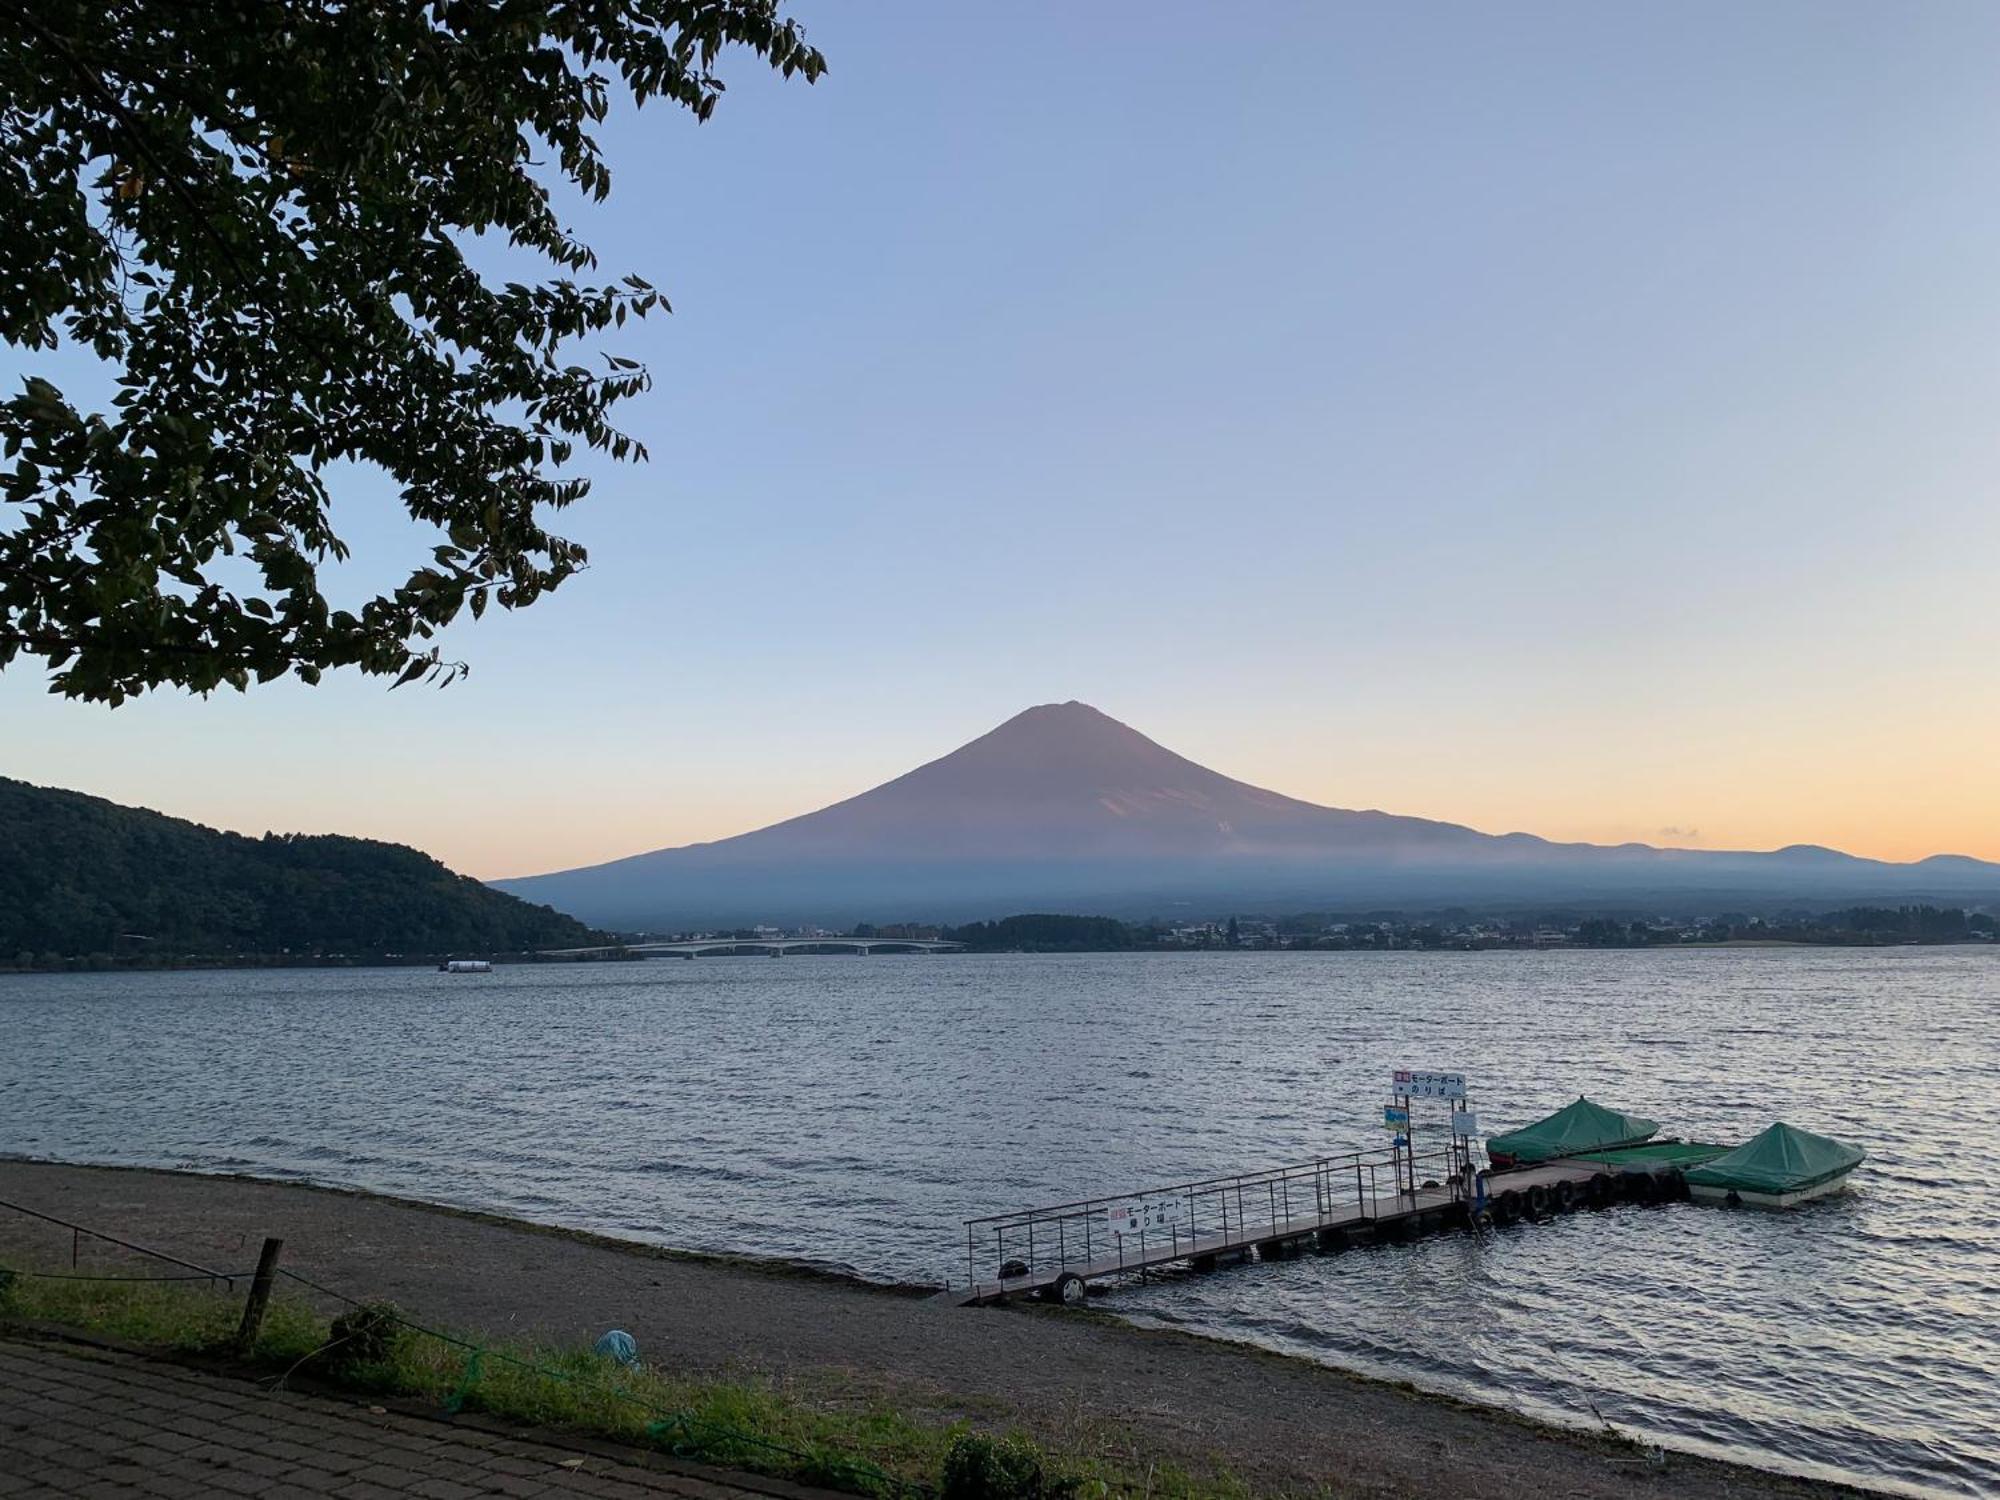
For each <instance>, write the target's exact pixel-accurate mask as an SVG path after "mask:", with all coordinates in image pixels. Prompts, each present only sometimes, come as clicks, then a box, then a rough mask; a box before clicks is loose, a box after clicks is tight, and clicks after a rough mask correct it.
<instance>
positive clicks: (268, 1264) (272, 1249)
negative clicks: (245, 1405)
mask: <svg viewBox="0 0 2000 1500" xmlns="http://www.w3.org/2000/svg"><path fill="white" fill-rule="evenodd" d="M284 1248H285V1242H284V1241H283V1240H274V1239H266V1240H265V1241H264V1253H263V1254H261V1255H259V1256H258V1257H257V1272H256V1274H255V1275H254V1276H252V1277H251V1278H250V1300H249V1301H247V1302H245V1303H244V1304H243V1322H242V1323H241V1325H239V1326H238V1328H237V1330H236V1354H237V1357H238V1358H239V1359H244V1358H248V1357H249V1355H250V1352H251V1351H252V1350H253V1349H255V1348H256V1347H257V1334H258V1333H259V1331H260V1330H262V1328H263V1326H264V1309H265V1308H266V1307H268V1306H269V1305H270V1302H271V1280H272V1278H273V1277H275V1276H276V1275H277V1273H278V1256H279V1254H280V1253H281V1252H282V1251H283V1250H284Z"/></svg>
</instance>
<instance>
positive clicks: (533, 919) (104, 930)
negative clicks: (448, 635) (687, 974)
mask: <svg viewBox="0 0 2000 1500" xmlns="http://www.w3.org/2000/svg"><path fill="white" fill-rule="evenodd" d="M594 941H598V939H597V937H596V935H595V934H594V933H592V931H591V930H590V929H589V928H587V927H585V926H584V925H583V924H582V923H581V922H578V921H576V920H575V919H573V918H571V917H566V916H563V915H562V914H561V913H559V912H555V911H552V910H550V909H549V908H548V907H546V906H532V905H530V904H529V903H528V902H526V901H522V900H519V899H518V898H516V897H513V896H509V895H505V894H503V893H502V892H500V891H496V890H492V889H490V888H489V887H487V886H484V885H481V884H480V883H479V882H478V881H476V880H473V879H471V878H470V877H468V876H464V875H455V874H453V873H452V872H451V871H450V870H448V869H446V868H445V867H444V866H443V865H441V864H439V863H438V862H437V861H436V860H434V859H432V858H431V857H430V856H429V855H426V854H420V853H418V852H417V851H416V850H415V849H409V848H405V847H404V846H403V845H400V844H383V843H377V842H375V841H374V840H371V839H351V838H339V837H335V836H331V835H314V836H308V835H304V834H266V835H265V836H264V837H263V838H261V839H253V838H245V837H243V836H242V835H241V834H235V833H220V832H217V831H216V830H215V829H212V828H204V827H202V826H201V825H200V824H198V823H189V822H184V821H183V820H181V819H179V818H169V817H165V816H163V815H162V814H160V813H156V812H148V811H146V810H145V809H143V808H137V807H122V806H120V805H119V804H118V803H116V802H107V801H105V800H104V799H103V798H101V797H87V796H84V795H83V794H82V793H79V792H66V791H59V790H55V789H53V788H48V787H37V786H30V785H29V784H28V783H26V782H23V781H11V780H9V779H7V778H5V777H0V965H6V964H8V963H10V962H17V961H28V960H32V959H35V958H39V957H41V956H43V955H55V956H61V957H73V956H83V955H91V954H103V955H107V956H116V957H120V958H125V959H132V960H141V961H143V960H150V959H158V958H169V957H174V956H183V955H202V956H207V957H224V956H233V955H274V954H279V953H287V952H288V953H291V954H294V955H309V954H346V955H349V956H354V957H365V956H377V955H383V954H391V953H399V954H405V955H415V954H439V953H447V952H470V953H508V952H517V951H521V950H524V949H529V948H555V947H580V946H585V945H588V944H589V943H591V942H594Z"/></svg>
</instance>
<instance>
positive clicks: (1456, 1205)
mask: <svg viewBox="0 0 2000 1500" xmlns="http://www.w3.org/2000/svg"><path fill="white" fill-rule="evenodd" d="M1726 1149H1727V1148H1726V1147H1722V1146H1706V1145H1701V1144H1697V1143H1692V1142H1685V1141H1657V1142H1648V1143H1647V1144H1645V1145H1640V1146H1631V1147H1622V1148H1617V1149H1613V1150H1608V1151H1596V1152H1591V1153H1588V1154H1586V1155H1581V1156H1576V1157H1565V1158H1560V1159H1558V1160H1555V1161H1549V1162H1542V1163H1538V1164H1536V1165H1533V1166H1523V1167H1514V1168H1509V1169H1506V1170H1503V1171H1484V1172H1475V1171H1474V1170H1473V1169H1472V1166H1471V1161H1470V1154H1469V1150H1468V1149H1467V1148H1465V1147H1464V1146H1462V1145H1460V1144H1459V1143H1457V1142H1456V1141H1454V1142H1453V1144H1452V1145H1450V1146H1449V1147H1445V1148H1440V1149H1438V1150H1436V1151H1431V1152H1423V1151H1413V1150H1411V1149H1409V1148H1408V1147H1407V1146H1399V1147H1391V1148H1384V1149H1378V1150H1375V1151H1357V1152H1350V1153H1347V1154H1344V1155H1340V1156H1323V1157H1316V1158H1314V1159H1313V1160H1312V1161H1309V1162H1301V1163H1297V1164H1294V1165H1292V1166H1286V1167H1276V1168H1272V1169H1270V1170H1268V1171H1262V1172H1245V1173H1238V1174H1236V1175H1234V1176H1230V1177H1216V1178H1209V1179H1207V1180H1205V1181H1201V1182H1190V1183H1182V1184H1179V1185H1177V1186H1174V1187H1165V1188H1155V1189H1150V1190H1148V1191H1145V1192H1140V1193H1128V1194H1124V1195H1120V1196H1116V1197H1104V1198H1084V1199H1079V1200H1078V1201H1076V1202H1074V1203H1060V1204H1054V1205H1051V1206H1048V1207H1045V1208H1033V1209H1023V1210H1021V1211H1019V1212H1016V1213H1009V1214H990V1215H987V1216H984V1217H982V1218H977V1219H968V1220H967V1221H966V1223H965V1265H966V1282H965V1285H964V1286H963V1287H958V1286H953V1288H952V1289H951V1290H950V1292H949V1293H948V1295H949V1297H950V1299H951V1300H952V1301H954V1302H957V1303H959V1304H961V1305H971V1304H976V1303H982V1302H996V1301H999V1300H1001V1299H1003V1298H1007V1297H1016V1296H1029V1295H1034V1296H1040V1297H1044V1298H1047V1299H1050V1300H1054V1301H1060V1302H1065V1303H1069V1304H1072V1305H1074V1304H1077V1303H1080V1302H1081V1301H1082V1300H1083V1298H1084V1296H1085V1295H1086V1293H1087V1291H1088V1288H1089V1286H1090V1284H1091V1283H1093V1282H1098V1281H1103V1280H1107V1279H1109V1278H1112V1277H1117V1276H1124V1275H1131V1274H1136V1273H1139V1272H1144V1271H1148V1270H1153V1269H1156V1268H1162V1267H1167V1266H1173V1265H1181V1264H1185V1265H1187V1266H1189V1267H1190V1268H1192V1269H1195V1270H1207V1269H1210V1268H1212V1267H1214V1266H1216V1265H1218V1264H1220V1263H1221V1262H1222V1261H1224V1260H1226V1259H1234V1260H1244V1259H1249V1258H1252V1257H1256V1258H1258V1259H1269V1258H1272V1257H1275V1256H1278V1255H1282V1254H1285V1253H1288V1252H1290V1251H1293V1250H1296V1249H1301V1248H1306V1247H1308V1246H1309V1247H1311V1248H1314V1249H1319V1250H1339V1249H1344V1248H1346V1247H1347V1246H1349V1245H1352V1244H1358V1243H1365V1242H1372V1241H1381V1240H1406V1239H1414V1238H1417V1237H1418V1236H1420V1235H1425V1234H1431V1233H1436V1232H1438V1231H1440V1230H1444V1229H1451V1228H1469V1227H1473V1226H1481V1227H1483V1226H1486V1225H1490V1224H1511V1223H1515V1222H1517V1221H1519V1220H1522V1219H1540V1218H1543V1217H1546V1216H1549V1215H1552V1214H1557V1213H1564V1212H1568V1211H1569V1210H1571V1209H1576V1208H1582V1207H1604V1206H1608V1205H1609V1204H1611V1203H1613V1202H1618V1201H1637V1202H1645V1203H1650V1202H1660V1201H1667V1200H1669V1199H1674V1198H1681V1197H1685V1196H1686V1192H1687V1187H1686V1183H1685V1182H1684V1181H1683V1180H1682V1176H1681V1174H1682V1172H1683V1171H1685V1169H1686V1168H1687V1167H1689V1166H1692V1165H1696V1164H1698V1163H1700V1162H1702V1161H1706V1160H1708V1159H1710V1158H1711V1157H1714V1156H1717V1155H1720V1154H1721V1153H1722V1152H1723V1151H1724V1150H1726Z"/></svg>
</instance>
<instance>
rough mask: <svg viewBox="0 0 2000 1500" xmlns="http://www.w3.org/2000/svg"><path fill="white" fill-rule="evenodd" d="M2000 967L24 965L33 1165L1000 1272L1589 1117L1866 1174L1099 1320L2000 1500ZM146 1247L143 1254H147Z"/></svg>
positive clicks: (963, 959)
mask: <svg viewBox="0 0 2000 1500" xmlns="http://www.w3.org/2000/svg"><path fill="white" fill-rule="evenodd" d="M1996 1020H2000V951H1995V950H1993V949H1982V948H1929V949H1871V950H1849V951H1838V950H1829V949H1811V950H1808V949H1733V950H1689V951H1668V952H1606V953H1561V952H1550V953H1469V954H1418V953H1389V954H1363V953H1298V954H1290V953H1210V954H1131V955H1082V956H1074V957H1069V956H1014V955H1009V956H991V957H984V956H970V955H967V956H951V957H894V956H887V955H883V956H876V957H871V958H858V957H850V956H841V957H824V958H810V957H791V958H784V959H779V960H772V959H767V958H743V959H704V960H700V961H697V962H692V963H689V962H679V961H664V962H652V963H644V964H617V965H611V964H606V965H581V966H562V967H557V966H548V967H523V968H511V969H502V970H499V971H497V972H495V973H492V974H490V975H444V974H438V973H435V972H432V971H429V970H414V969H371V970H290V971H249V972H200V973H177V974H111V975H20V976H4V975H0V1152H7V1153H12V1154H17V1155H26V1156H39V1157H49V1158H55V1159H60V1160H67V1161H97V1162H119V1163H131V1164H141V1165H148V1166H166V1167H180V1168H189V1169H193V1170H198V1171H212V1172H246V1173H254V1174H258V1175H262V1176H269V1177H277V1178H291V1179H300V1180H309V1181H313V1182H322V1183H332V1184H339V1185H343V1186H352V1187H360V1188H369V1189H374V1190H377V1191H381V1192H388V1193H395V1194H402V1195H406V1196H410V1197H415V1198H423V1199H429V1200H433V1201H438V1202H444V1203H451V1204H457V1205H462V1206H468V1207H476V1208H483V1209H490V1210H493V1211H496V1212H500V1213H506V1214H513V1215H517V1216H520V1217H524V1218H530V1219H537V1220H543V1221H546V1222H550V1223H559V1224H566V1225H572V1226H576V1227H580V1228H585V1229H592V1230H598V1231H601V1232H604V1233H607V1234H614V1235H621V1236H626V1237H629V1238H634V1239H643V1240H648V1241H653V1242H657V1243H661V1244H667V1245H675V1246H682V1247H687V1248H695V1249H715V1250H740V1251H750V1252H756V1253H761V1254H768V1255H779V1256H788V1257H796V1258H804V1259H811V1260H816V1261H822V1262H831V1263H838V1264H843V1265H846V1266H849V1267H851V1268H853V1269H854V1270H855V1271H857V1272H859V1273H860V1274H862V1275H864V1276H869V1277H875V1278H883V1279H897V1280H938V1279H942V1278H943V1277H944V1276H946V1275H951V1276H953V1277H954V1278H956V1279H958V1280H960V1281H962V1280H963V1279H964V1275H965V1271H964V1259H963V1254H964V1252H963V1244H964V1237H963V1232H962V1229H961V1222H960V1221H961V1220H963V1219H964V1218H966V1217H969V1216H972V1215H975V1214H980V1213H985V1212H990V1211H995V1210H1000V1209H1006V1208H1014V1207H1024V1206H1028V1205H1031V1204H1034V1203H1040V1202H1048V1201H1053V1200H1061V1199H1069V1198H1077V1197H1082V1196H1085V1195H1090V1194H1096V1193H1100V1192H1107V1193H1108V1192H1119V1191H1125V1190H1130V1189H1136V1188H1143V1187H1145V1186H1148V1185H1151V1184H1156V1183H1172V1182H1177V1181H1185V1180H1188V1179H1190V1178H1196V1177H1204V1176H1210V1175H1215V1174H1219V1173H1224V1172H1232V1171H1238V1170H1242V1169H1246V1168H1252V1167H1261V1166H1272V1165H1278V1164H1281V1163H1284V1162H1288V1161H1292V1160H1295V1159H1304V1158H1307V1157H1310V1156H1313V1155H1314V1154H1317V1153H1330V1152H1339V1151H1346V1150H1352V1149H1356V1148H1361V1147H1375V1146H1378V1145H1379V1144H1381V1142H1382V1137H1381V1134H1380V1132H1379V1130H1378V1129H1377V1128H1376V1122H1377V1121H1379V1119H1380V1114H1381V1106H1382V1104H1383V1103H1384V1102H1385V1095H1386V1092H1387V1089H1386V1084H1387V1077H1388V1074H1389V1072H1390V1071H1391V1070H1392V1069H1393V1068H1396V1067H1402V1066H1415V1067H1435V1068H1449V1069H1452V1070H1456V1071H1461V1072H1464V1073H1466V1074H1467V1075H1468V1076H1469V1080H1470V1084H1471V1088H1472V1092H1473V1095H1474V1100H1475V1103H1476V1105H1477V1107H1478V1108H1479V1111H1480V1113H1481V1116H1482V1119H1483V1121H1484V1123H1485V1125H1486V1126H1487V1128H1488V1129H1489V1130H1495V1129H1507V1128H1511V1127H1513V1126H1516V1125H1519V1124H1522V1123H1525V1122H1526V1121H1528V1120H1530V1119H1533V1118H1535V1117H1537V1116H1539V1115H1541V1114H1544V1113H1546V1112H1547V1111H1549V1110H1551V1109H1554V1108H1556V1107H1558V1106H1560V1105H1562V1104H1565V1103H1567V1102H1569V1101H1570V1100H1571V1099H1573V1098H1575V1097H1576V1095H1577V1094H1578V1093H1580V1092H1583V1093H1588V1094H1590V1095H1591V1096H1592V1097H1593V1098H1595V1099H1597V1100H1599V1101H1600V1102H1603V1103H1606V1104H1609V1105H1611V1106H1613V1107H1615V1108H1618V1109H1623V1110H1628V1111H1631V1112H1634V1113H1638V1114H1643V1115H1649V1116H1651V1117H1653V1118H1655V1119H1658V1120H1660V1121H1662V1122H1663V1125H1664V1127H1665V1129H1664V1131H1663V1133H1669V1134H1684V1135H1689V1136H1693V1137H1695V1138H1698V1139H1708V1140H1720V1141H1737V1140H1741V1139H1743V1138H1746V1137H1747V1136H1749V1135H1751V1134H1752V1133H1754V1132H1755V1131H1757V1130H1759V1129H1761V1128H1762V1127H1763V1126H1764V1125H1766V1124H1768V1123H1769V1122H1770V1121H1771V1120H1772V1119H1774V1118H1783V1119H1786V1120H1788V1121H1790V1122H1792V1123H1793V1124H1796V1125H1800V1126H1804V1127H1806V1128H1808V1129H1812V1130H1816V1131H1819V1132H1821V1133H1824V1134H1828V1135H1834V1136H1838V1137H1840V1138H1842V1139H1844V1140H1850V1141H1853V1142H1856V1143H1857V1144H1860V1145H1862V1146H1865V1147H1866V1148H1867V1150H1868V1152H1869V1160H1868V1162H1867V1163H1866V1164H1865V1165H1864V1166H1863V1167H1862V1168H1861V1170H1860V1171H1859V1172H1858V1173H1857V1174H1856V1176H1855V1179H1854V1184H1855V1185H1854V1188H1853V1190H1852V1191H1851V1192H1849V1193H1848V1194H1846V1195H1844V1196H1843V1197H1840V1198H1836V1199H1831V1200H1828V1201H1826V1202H1824V1203H1821V1204H1817V1205H1813V1206H1811V1207H1809V1208H1807V1209H1804V1210H1800V1211H1797V1212H1793V1213H1788V1214H1768V1213H1758V1212H1754V1211H1730V1210H1725V1209H1716V1208H1697V1207H1694V1206H1692V1205H1686V1204H1679V1205H1672V1206H1666V1207H1657V1208H1640V1207H1636V1206H1624V1207H1619V1208H1615V1209H1612V1210H1610V1211H1608V1212H1604V1213H1584V1214H1575V1215H1570V1216H1568V1217H1563V1218H1559V1219H1556V1220H1553V1221H1551V1222H1548V1223H1545V1224H1541V1225H1531V1226H1521V1227H1518V1228H1514V1229H1508V1230H1503V1231H1499V1232H1497V1233H1491V1234H1487V1235H1484V1236H1474V1235H1471V1234H1447V1235H1442V1236H1439V1237H1436V1238H1433V1239H1430V1240H1426V1241H1422V1242H1420V1243H1418V1244H1415V1245H1410V1246H1380V1247H1373V1248H1368V1249H1362V1250H1356V1251H1353V1252H1350V1253H1347V1254H1344V1255H1338V1256H1304V1257H1301V1258H1298V1259H1292V1260H1284V1261H1278V1262H1273V1263H1271V1264H1268V1265H1256V1266H1246V1267H1240V1268H1234V1269H1229V1270H1225V1271H1223V1272H1221V1273H1219V1274H1215V1275H1210V1276H1193V1275H1180V1276H1171V1277H1167V1278H1165V1279H1162V1280H1158V1281H1155V1282H1152V1283H1149V1284H1147V1285H1145V1286H1130V1287H1121V1288H1118V1289H1116V1290H1114V1291H1113V1292H1112V1293H1111V1294H1110V1295H1109V1296H1106V1297H1104V1298H1102V1299H1101V1300H1100V1301H1099V1302H1098V1304H1097V1305H1099V1306H1101V1307H1103V1308H1105V1309H1106V1310H1109V1311H1112V1312H1116V1313H1120V1314H1123V1315H1125V1316H1128V1317H1131V1318H1133V1319H1135V1320H1137V1321H1142V1322H1153V1323H1158V1324H1165V1325H1171V1326H1175V1327H1180V1328H1184V1329H1187V1330H1190V1331H1193V1332H1200V1333H1207V1334H1214V1335H1217V1336H1221V1337H1227V1338H1235V1339H1244V1340H1250V1341H1254V1342H1256V1343H1260V1344H1264V1345H1267V1346H1269V1347H1271V1348H1274V1349H1280V1350H1284V1351H1286V1352H1288V1353H1293V1354H1299V1355H1303V1356H1306V1357H1308V1358H1311V1359H1317V1360H1322V1361H1325V1362H1327V1363H1330V1364H1336V1365H1342V1366H1347V1367H1351V1368H1356V1369H1360V1370H1364V1371H1367V1372H1370V1373H1374V1374H1380V1375H1387V1376H1391V1377H1394V1378H1398V1379H1407V1380H1411V1381H1413V1382H1415V1383H1417V1384H1418V1385H1421V1386H1424V1387H1426V1388H1430V1389H1434V1390H1440V1391H1446V1392H1450V1393H1453V1394H1456V1395H1461V1396H1465V1397H1468V1398H1471V1399H1475V1400H1480V1401H1487V1402H1498V1403H1506V1404H1511V1405H1514V1406H1517V1407H1519V1408H1521V1409H1523V1410H1526V1411H1529V1412H1532V1413H1534V1414H1536V1415H1542V1416H1554V1417H1557V1418H1559V1419H1561V1420H1565V1421H1570V1422H1581V1423H1586V1424H1591V1425H1595V1424H1596V1423H1597V1422H1598V1421H1599V1420H1602V1421H1606V1422H1610V1423H1612V1424H1615V1425H1616V1426H1617V1427H1618V1428H1619V1429H1620V1430H1622V1431H1625V1432H1627V1433H1631V1434H1635V1435H1642V1436H1646V1437H1649V1438H1653V1439H1656V1440H1659V1441H1661V1442H1664V1443H1668V1444H1671V1445H1677V1446H1683V1447H1696V1448H1700V1449H1702V1450H1704V1451H1708V1452H1713V1453H1719V1454H1721V1455H1724V1456H1729V1457H1737V1458H1746V1459H1749V1460H1750V1461H1752V1462H1758V1463H1762V1464H1765V1465H1767V1466H1772V1467H1782V1468H1787V1469H1791V1470H1794V1471H1797V1472H1805V1473H1813V1474H1819V1475H1824V1476H1829V1477H1841V1478H1848V1479H1851V1480H1854V1481H1857V1482H1861V1483H1866V1484H1870V1485H1875V1486H1880V1487H1884V1488H1896V1489H1903V1490H1907V1491H1909V1492H1912V1493H1923V1494H1952V1495H1969V1494H1992V1493H1996V1492H2000V1215H1996V1213H1995V1211H1994V1210H1995V1206H1996V1205H1995V1194H1994V1189H1993V1183H1994V1176H1995V1167H1996V1163H2000V1039H1997V1038H1996V1034H1995V1032H1996ZM127 1227H128V1228H131V1229H133V1230H135V1231H141V1232H142V1228H143V1227H142V1226H127Z"/></svg>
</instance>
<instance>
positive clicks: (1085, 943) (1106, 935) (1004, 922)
mask: <svg viewBox="0 0 2000 1500" xmlns="http://www.w3.org/2000/svg"><path fill="white" fill-rule="evenodd" d="M942 936H944V937H945V938H947V939H949V940H950V941H952V942H954V943H963V944H965V946H966V947H967V948H969V949H971V950H972V951H973V952H975V953H1100V952H1112V951H1116V950H1119V949H1124V948H1134V947H1137V946H1139V944H1140V941H1141V935H1140V934H1139V933H1138V932H1136V931H1135V930H1134V929H1132V928H1131V927H1128V926H1127V925H1126V924H1125V923H1123V922H1120V921H1118V920H1117V919H1116V918H1113V917H1072V916H1062V915H1057V914H1055V913H1051V912H1028V913H1024V914H1022V915H1020V916H1014V917H1001V918H1000V919H999V920H997V921H993V922H968V923H967V924H966V925H965V926H963V927H947V928H945V929H944V932H943V934H942Z"/></svg>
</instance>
